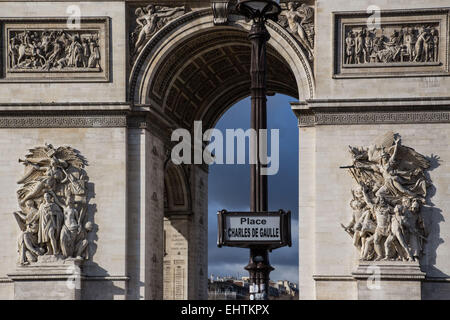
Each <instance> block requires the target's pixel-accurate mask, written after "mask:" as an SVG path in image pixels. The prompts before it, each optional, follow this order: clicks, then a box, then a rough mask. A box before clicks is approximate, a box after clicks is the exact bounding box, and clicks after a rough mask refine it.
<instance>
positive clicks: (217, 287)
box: [208, 277, 249, 300]
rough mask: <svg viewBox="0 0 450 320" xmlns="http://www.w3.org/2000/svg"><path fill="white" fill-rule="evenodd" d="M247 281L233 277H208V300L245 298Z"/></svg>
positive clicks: (246, 296) (247, 292)
mask: <svg viewBox="0 0 450 320" xmlns="http://www.w3.org/2000/svg"><path fill="white" fill-rule="evenodd" d="M248 287H249V285H248V282H247V281H245V280H238V279H234V278H217V279H215V280H214V278H213V277H211V279H208V300H247V299H248V297H249V290H248Z"/></svg>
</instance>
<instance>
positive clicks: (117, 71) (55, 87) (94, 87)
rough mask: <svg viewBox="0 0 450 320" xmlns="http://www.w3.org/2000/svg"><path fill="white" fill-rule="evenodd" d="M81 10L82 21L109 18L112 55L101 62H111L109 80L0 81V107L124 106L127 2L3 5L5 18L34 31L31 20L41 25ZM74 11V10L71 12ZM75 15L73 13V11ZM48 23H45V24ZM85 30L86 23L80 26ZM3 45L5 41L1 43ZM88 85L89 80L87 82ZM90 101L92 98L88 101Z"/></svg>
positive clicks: (22, 3) (5, 3)
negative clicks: (32, 104) (46, 19)
mask: <svg viewBox="0 0 450 320" xmlns="http://www.w3.org/2000/svg"><path fill="white" fill-rule="evenodd" d="M74 5H75V6H78V7H79V9H80V13H81V17H82V18H84V17H108V19H109V21H110V23H111V25H110V30H107V33H109V38H110V39H109V47H107V48H106V52H107V54H108V55H109V57H108V56H103V55H104V54H103V52H102V57H101V59H103V60H105V59H108V60H109V70H108V71H109V80H106V81H105V80H101V81H97V82H95V83H87V82H78V81H75V82H74V81H71V82H67V81H70V78H71V76H70V75H65V76H64V77H65V78H66V79H63V80H62V81H51V82H49V81H48V80H47V81H46V79H45V78H46V77H45V76H44V77H43V76H41V75H37V76H36V78H37V81H38V82H36V81H35V80H33V81H27V84H26V85H25V84H23V83H21V82H17V81H6V80H3V79H0V83H1V85H0V103H27V102H32V103H51V102H57V103H58V102H87V101H89V102H91V103H92V102H124V101H125V97H126V68H127V65H128V61H127V59H126V47H127V39H128V34H127V33H126V21H125V19H124V17H125V2H118V1H113V2H103V1H100V2H99V1H96V2H94V1H92V2H76V1H74V2H65V1H61V2H56V1H51V2H50V1H49V2H41V1H11V2H1V3H0V9H1V11H2V18H15V19H14V20H16V21H21V20H23V23H25V24H27V23H29V25H28V27H29V28H31V29H32V28H33V24H32V23H31V22H30V19H35V20H37V21H35V22H38V23H39V20H40V18H50V17H68V16H71V13H70V11H69V12H67V10H68V8H69V6H74ZM72 10H73V9H72ZM72 12H73V11H72ZM44 21H45V20H44ZM81 29H83V23H81ZM2 41H4V39H2ZM87 80H88V81H89V79H87ZM87 97H89V98H88V99H87Z"/></svg>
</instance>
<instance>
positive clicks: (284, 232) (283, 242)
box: [217, 210, 291, 249]
mask: <svg viewBox="0 0 450 320" xmlns="http://www.w3.org/2000/svg"><path fill="white" fill-rule="evenodd" d="M217 216H218V231H219V232H218V241H217V244H218V246H219V247H221V246H230V247H242V248H249V247H252V246H266V247H268V248H270V249H275V248H280V247H284V246H291V230H290V224H291V223H290V220H291V219H290V218H291V213H290V211H288V212H285V211H283V210H280V211H276V212H228V211H226V210H222V211H219V212H218V213H217Z"/></svg>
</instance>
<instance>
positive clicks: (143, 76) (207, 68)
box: [130, 12, 314, 299]
mask: <svg viewBox="0 0 450 320" xmlns="http://www.w3.org/2000/svg"><path fill="white" fill-rule="evenodd" d="M188 16H189V14H188ZM192 17H193V18H192V19H191V20H190V19H188V18H189V17H186V16H185V17H184V18H183V17H181V18H179V19H176V20H174V21H172V22H171V23H169V24H168V25H166V26H165V27H164V28H163V29H161V30H160V31H158V33H157V34H155V35H154V37H153V38H152V39H150V40H149V42H148V43H147V45H146V47H145V48H144V50H143V51H142V52H141V53H140V55H139V57H138V58H137V60H136V63H135V65H134V67H133V69H132V72H131V75H130V84H131V85H130V99H131V101H132V102H133V104H134V105H140V106H145V107H148V110H149V112H150V113H152V114H153V115H156V116H157V117H158V118H160V119H162V120H163V121H164V122H165V123H168V124H170V127H172V128H186V129H188V130H191V129H193V124H194V121H202V127H203V130H206V129H209V128H213V127H215V125H216V123H217V121H218V120H219V119H220V118H221V117H222V115H223V114H224V113H225V112H226V111H227V110H228V109H229V108H230V107H231V106H233V105H234V104H235V103H236V102H238V101H240V100H242V99H244V98H246V97H248V96H249V94H250V50H251V45H250V42H249V40H248V38H247V36H248V30H249V29H250V24H248V23H245V22H244V21H232V22H231V24H230V25H228V26H220V27H219V26H214V25H213V23H212V20H213V19H212V15H211V14H210V13H209V12H205V13H203V15H202V14H199V13H198V12H197V13H193V14H192ZM167 30H169V31H167ZM166 31H167V32H166ZM268 31H269V33H270V34H271V39H270V41H269V42H268V45H267V68H268V70H267V89H268V95H274V94H276V93H280V94H283V95H286V96H290V97H292V98H294V99H295V100H297V99H298V100H303V99H307V98H311V97H312V96H313V95H314V85H313V76H312V70H311V67H310V65H309V64H308V61H307V58H306V56H305V54H304V53H303V51H302V49H301V48H300V47H299V45H298V44H297V43H296V42H295V40H294V39H293V38H292V37H291V36H290V35H289V34H288V32H287V31H285V30H284V29H282V28H281V27H279V26H278V25H276V24H274V23H268ZM168 138H169V140H170V137H168ZM183 172H184V173H183ZM207 184H208V170H207V169H205V167H204V166H198V165H188V166H186V167H184V168H183V169H180V166H173V165H172V164H170V165H168V166H167V167H166V170H165V209H164V211H165V218H164V219H165V220H164V237H165V241H164V243H165V247H164V254H165V258H164V272H163V278H164V297H165V298H167V299H206V297H207V296H206V290H207V282H206V279H207V272H208V270H207V260H208V255H207V250H208V249H207V248H208V244H207V243H208V185H207ZM180 206H181V207H182V208H181V207H180ZM183 206H184V207H183ZM180 208H181V211H180ZM169 237H170V238H172V240H174V241H175V243H176V245H175V246H174V247H173V248H175V247H176V248H175V249H173V248H172V249H173V250H172V249H169V246H170V245H171V244H169V242H170V241H166V238H169ZM170 250H172V251H171V252H169V251H170ZM169 264H170V267H169ZM182 270H183V271H182Z"/></svg>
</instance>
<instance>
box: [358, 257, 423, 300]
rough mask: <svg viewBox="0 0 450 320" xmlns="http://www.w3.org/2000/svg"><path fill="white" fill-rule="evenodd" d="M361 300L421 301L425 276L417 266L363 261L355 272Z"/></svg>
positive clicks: (415, 263) (413, 263)
mask: <svg viewBox="0 0 450 320" xmlns="http://www.w3.org/2000/svg"><path fill="white" fill-rule="evenodd" d="M352 276H353V278H354V279H355V280H356V281H357V290H358V299H359V300H395V299H400V300H420V299H421V298H422V280H424V279H425V273H424V272H422V271H421V270H420V265H419V263H418V262H401V261H362V262H360V264H359V265H358V268H357V269H356V270H355V271H354V272H352Z"/></svg>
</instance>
